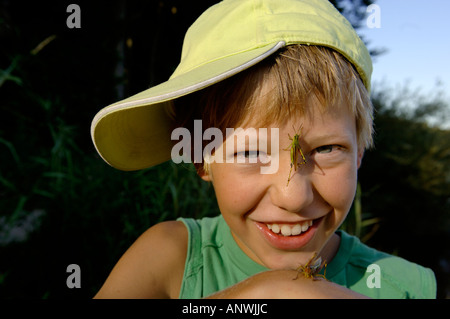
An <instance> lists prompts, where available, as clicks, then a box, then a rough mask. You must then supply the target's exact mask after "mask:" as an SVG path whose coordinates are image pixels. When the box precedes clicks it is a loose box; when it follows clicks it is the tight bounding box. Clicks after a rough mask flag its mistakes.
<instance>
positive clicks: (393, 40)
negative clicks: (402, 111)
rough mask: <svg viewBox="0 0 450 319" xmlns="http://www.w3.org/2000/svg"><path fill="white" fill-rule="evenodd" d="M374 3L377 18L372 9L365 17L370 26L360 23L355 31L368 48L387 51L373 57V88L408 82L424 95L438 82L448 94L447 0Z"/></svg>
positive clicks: (449, 6)
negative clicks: (377, 11)
mask: <svg viewBox="0 0 450 319" xmlns="http://www.w3.org/2000/svg"><path fill="white" fill-rule="evenodd" d="M375 4H376V5H377V6H378V9H379V13H380V14H379V18H380V19H379V20H378V21H376V20H373V19H372V18H375V15H374V14H375V10H372V11H371V12H369V13H368V19H367V21H369V25H370V23H372V28H369V27H368V24H367V23H364V24H363V25H362V27H361V28H360V29H359V30H358V33H359V34H360V35H362V36H363V37H364V38H365V39H366V40H367V41H369V42H368V47H369V49H374V48H377V49H381V48H384V49H386V50H387V51H386V52H385V53H384V54H382V55H379V56H378V57H376V58H374V60H373V62H374V71H373V75H372V83H373V87H374V89H376V87H377V83H378V86H380V84H383V85H388V86H390V87H397V86H401V85H405V84H406V83H408V86H409V87H410V88H411V89H412V90H416V91H417V90H419V92H420V93H425V94H427V93H430V92H435V91H436V84H437V83H438V82H440V83H441V87H440V89H441V90H444V91H445V92H446V96H450V35H449V33H450V1H449V0H375ZM370 15H372V17H370ZM369 18H370V19H369ZM367 21H366V22H367ZM375 22H379V25H377V24H376V23H375Z"/></svg>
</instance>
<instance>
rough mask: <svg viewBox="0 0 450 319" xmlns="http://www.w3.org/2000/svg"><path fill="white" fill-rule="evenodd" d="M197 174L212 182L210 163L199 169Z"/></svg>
mask: <svg viewBox="0 0 450 319" xmlns="http://www.w3.org/2000/svg"><path fill="white" fill-rule="evenodd" d="M197 174H198V176H200V178H201V179H203V180H204V181H205V182H211V181H212V178H211V174H209V165H208V164H206V163H205V164H204V165H203V167H202V168H201V169H198V170H197Z"/></svg>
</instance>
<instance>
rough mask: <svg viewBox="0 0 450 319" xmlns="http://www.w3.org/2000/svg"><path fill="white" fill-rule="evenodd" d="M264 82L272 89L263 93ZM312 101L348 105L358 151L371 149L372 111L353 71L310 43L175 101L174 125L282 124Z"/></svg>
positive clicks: (332, 53) (305, 111)
mask: <svg viewBox="0 0 450 319" xmlns="http://www.w3.org/2000/svg"><path fill="white" fill-rule="evenodd" d="M268 83H270V86H271V88H272V90H271V91H270V93H269V94H263V93H262V92H263V88H264V85H265V84H266V85H267V84H268ZM311 97H315V98H316V100H317V101H319V102H320V103H319V104H320V107H322V108H323V109H324V110H326V109H327V108H328V107H331V106H333V105H339V103H341V104H342V103H344V104H345V105H347V106H348V107H349V110H350V112H351V113H352V114H354V115H355V123H356V133H357V142H358V147H359V148H360V149H361V150H363V149H367V148H369V147H371V146H372V144H373V141H372V134H373V121H372V119H373V107H372V103H371V101H370V95H369V92H368V91H367V89H366V88H365V86H364V84H363V82H362V80H361V78H360V76H359V74H358V72H357V71H356V70H355V68H354V67H353V65H352V64H351V63H350V62H349V61H348V60H347V59H346V58H345V57H343V56H342V55H341V54H340V53H338V52H336V51H334V50H332V49H330V48H327V47H323V46H314V45H300V44H297V45H291V46H287V47H286V48H284V49H282V50H280V51H278V52H277V53H276V54H274V55H273V56H271V57H269V58H267V59H265V60H264V61H262V62H260V63H259V64H257V65H255V66H253V67H252V68H250V69H248V70H246V71H243V72H241V73H239V74H237V75H235V76H233V77H231V78H229V79H226V80H224V81H222V82H219V83H217V84H215V85H212V86H210V87H208V88H206V89H204V90H201V91H198V92H195V93H193V94H190V95H188V96H185V97H182V98H180V99H178V100H176V101H175V113H176V126H183V127H187V128H188V129H192V124H193V119H202V125H203V129H206V128H208V127H217V128H219V129H220V130H222V132H224V131H225V129H226V128H227V127H230V128H235V127H239V126H242V125H244V126H245V125H246V124H249V119H254V118H258V120H259V122H258V123H257V125H259V126H260V127H265V126H268V125H281V124H282V123H285V122H286V121H287V120H289V119H290V118H291V117H292V116H293V115H300V116H304V115H305V114H308V107H307V105H308V104H307V101H308V99H310V98H311ZM261 99H263V101H261ZM262 102H263V103H262ZM260 114H264V116H261V115H260ZM191 132H192V130H191ZM205 143H207V142H205ZM192 154H193V152H192ZM196 167H197V170H198V171H199V173H200V171H201V170H204V167H203V164H196Z"/></svg>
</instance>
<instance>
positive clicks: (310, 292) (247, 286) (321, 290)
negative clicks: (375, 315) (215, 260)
mask: <svg viewBox="0 0 450 319" xmlns="http://www.w3.org/2000/svg"><path fill="white" fill-rule="evenodd" d="M296 276H297V271H295V270H271V271H266V272H262V273H259V274H257V275H254V276H252V277H249V278H247V279H245V280H243V281H241V282H239V283H237V284H236V285H234V286H231V287H229V288H227V289H224V290H222V291H219V292H217V293H215V294H213V295H211V296H209V297H208V298H212V299H234V298H239V299H326V298H329V299H338V298H344V299H353V298H367V297H366V296H364V295H361V294H358V293H356V292H354V291H352V290H350V289H347V288H345V287H342V286H339V285H337V284H335V283H332V282H329V281H326V280H324V279H322V278H319V279H317V280H312V279H310V278H305V277H303V276H301V275H300V276H298V278H297V279H295V280H294V278H296Z"/></svg>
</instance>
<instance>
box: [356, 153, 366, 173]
mask: <svg viewBox="0 0 450 319" xmlns="http://www.w3.org/2000/svg"><path fill="white" fill-rule="evenodd" d="M363 157H364V149H358V154H357V158H356V164H357V167H358V169H359V168H360V167H361V162H362V159H363Z"/></svg>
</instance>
